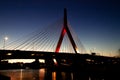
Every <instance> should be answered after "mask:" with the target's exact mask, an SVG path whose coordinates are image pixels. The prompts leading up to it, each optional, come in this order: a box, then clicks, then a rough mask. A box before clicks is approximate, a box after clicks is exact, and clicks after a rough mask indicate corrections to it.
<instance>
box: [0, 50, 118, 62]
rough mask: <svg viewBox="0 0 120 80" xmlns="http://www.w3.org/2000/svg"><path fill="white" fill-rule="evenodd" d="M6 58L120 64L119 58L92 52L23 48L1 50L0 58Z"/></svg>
mask: <svg viewBox="0 0 120 80" xmlns="http://www.w3.org/2000/svg"><path fill="white" fill-rule="evenodd" d="M4 59H45V60H46V59H47V60H49V59H57V60H59V61H65V60H69V61H70V62H72V63H74V62H75V63H76V62H77V63H88V64H118V63H120V59H119V58H115V57H106V56H97V55H91V54H75V53H55V52H40V51H22V50H0V60H4Z"/></svg>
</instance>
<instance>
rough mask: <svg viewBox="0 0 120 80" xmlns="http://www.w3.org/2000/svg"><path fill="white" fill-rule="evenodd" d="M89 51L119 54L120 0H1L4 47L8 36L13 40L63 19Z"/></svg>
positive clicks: (0, 38)
mask: <svg viewBox="0 0 120 80" xmlns="http://www.w3.org/2000/svg"><path fill="white" fill-rule="evenodd" d="M64 8H67V12H68V21H69V23H70V25H71V26H72V28H73V30H74V31H75V32H76V34H77V35H78V37H79V38H80V40H81V42H82V43H83V45H84V47H85V48H86V50H87V52H90V51H95V52H97V53H100V55H102V54H103V55H111V56H113V55H116V54H117V51H118V49H119V48H120V2H119V0H0V48H2V46H3V38H4V36H8V37H9V40H8V41H13V40H15V39H17V38H19V37H21V36H23V35H26V34H28V33H30V32H32V31H34V30H36V29H38V28H40V27H45V26H48V25H49V24H52V23H53V22H54V21H56V20H57V19H60V18H62V17H63V9H64Z"/></svg>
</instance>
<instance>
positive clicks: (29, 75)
mask: <svg viewBox="0 0 120 80" xmlns="http://www.w3.org/2000/svg"><path fill="white" fill-rule="evenodd" d="M0 75H4V76H7V77H10V80H118V79H115V77H114V79H113V77H112V78H111V76H110V75H108V76H109V77H105V76H103V75H95V74H94V75H93V76H92V75H90V74H86V73H83V72H82V73H80V74H79V72H63V71H52V70H50V69H45V68H41V69H11V70H0ZM112 76H113V75H112Z"/></svg>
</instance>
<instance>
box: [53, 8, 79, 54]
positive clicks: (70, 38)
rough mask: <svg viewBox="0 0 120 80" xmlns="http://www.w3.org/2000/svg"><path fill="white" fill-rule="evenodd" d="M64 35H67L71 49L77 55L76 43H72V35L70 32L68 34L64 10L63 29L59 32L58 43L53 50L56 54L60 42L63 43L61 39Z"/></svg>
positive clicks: (65, 10)
mask: <svg viewBox="0 0 120 80" xmlns="http://www.w3.org/2000/svg"><path fill="white" fill-rule="evenodd" d="M66 33H67V35H68V38H69V40H70V42H71V44H72V47H73V49H74V51H75V53H76V54H77V53H78V48H77V46H76V43H75V41H74V39H73V36H72V34H71V32H70V29H69V27H68V22H67V9H66V8H64V24H63V28H62V31H61V35H60V37H59V40H58V43H57V46H56V50H55V52H56V53H59V51H60V47H61V44H62V41H63V38H64V35H65V34H66Z"/></svg>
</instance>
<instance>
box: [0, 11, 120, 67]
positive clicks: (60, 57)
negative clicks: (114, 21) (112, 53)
mask: <svg viewBox="0 0 120 80" xmlns="http://www.w3.org/2000/svg"><path fill="white" fill-rule="evenodd" d="M85 52H86V51H85V48H84V46H83V45H82V43H81V42H80V40H79V38H78V37H77V35H76V34H75V32H74V31H73V30H72V28H71V26H70V24H69V23H68V21H67V11H66V9H64V17H63V19H62V20H58V21H56V23H54V24H52V25H50V26H48V27H47V28H45V29H42V30H40V29H38V30H37V31H35V32H33V33H31V34H29V35H27V36H25V37H23V38H21V39H19V40H16V41H13V42H12V43H10V44H8V45H6V46H5V47H4V49H1V50H0V65H4V60H6V59H35V61H34V62H33V64H34V65H35V66H38V67H40V64H39V59H44V60H45V65H46V66H47V67H48V66H63V65H64V66H69V67H75V66H79V67H86V66H88V65H89V64H90V65H91V64H94V65H103V64H110V65H111V64H117V65H118V64H119V62H120V59H119V58H113V57H105V56H96V55H95V54H94V53H93V55H89V54H86V53H85ZM7 65H8V64H6V66H7ZM22 65H23V64H22ZM103 67H104V66H102V68H103ZM87 69H88V68H87Z"/></svg>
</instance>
